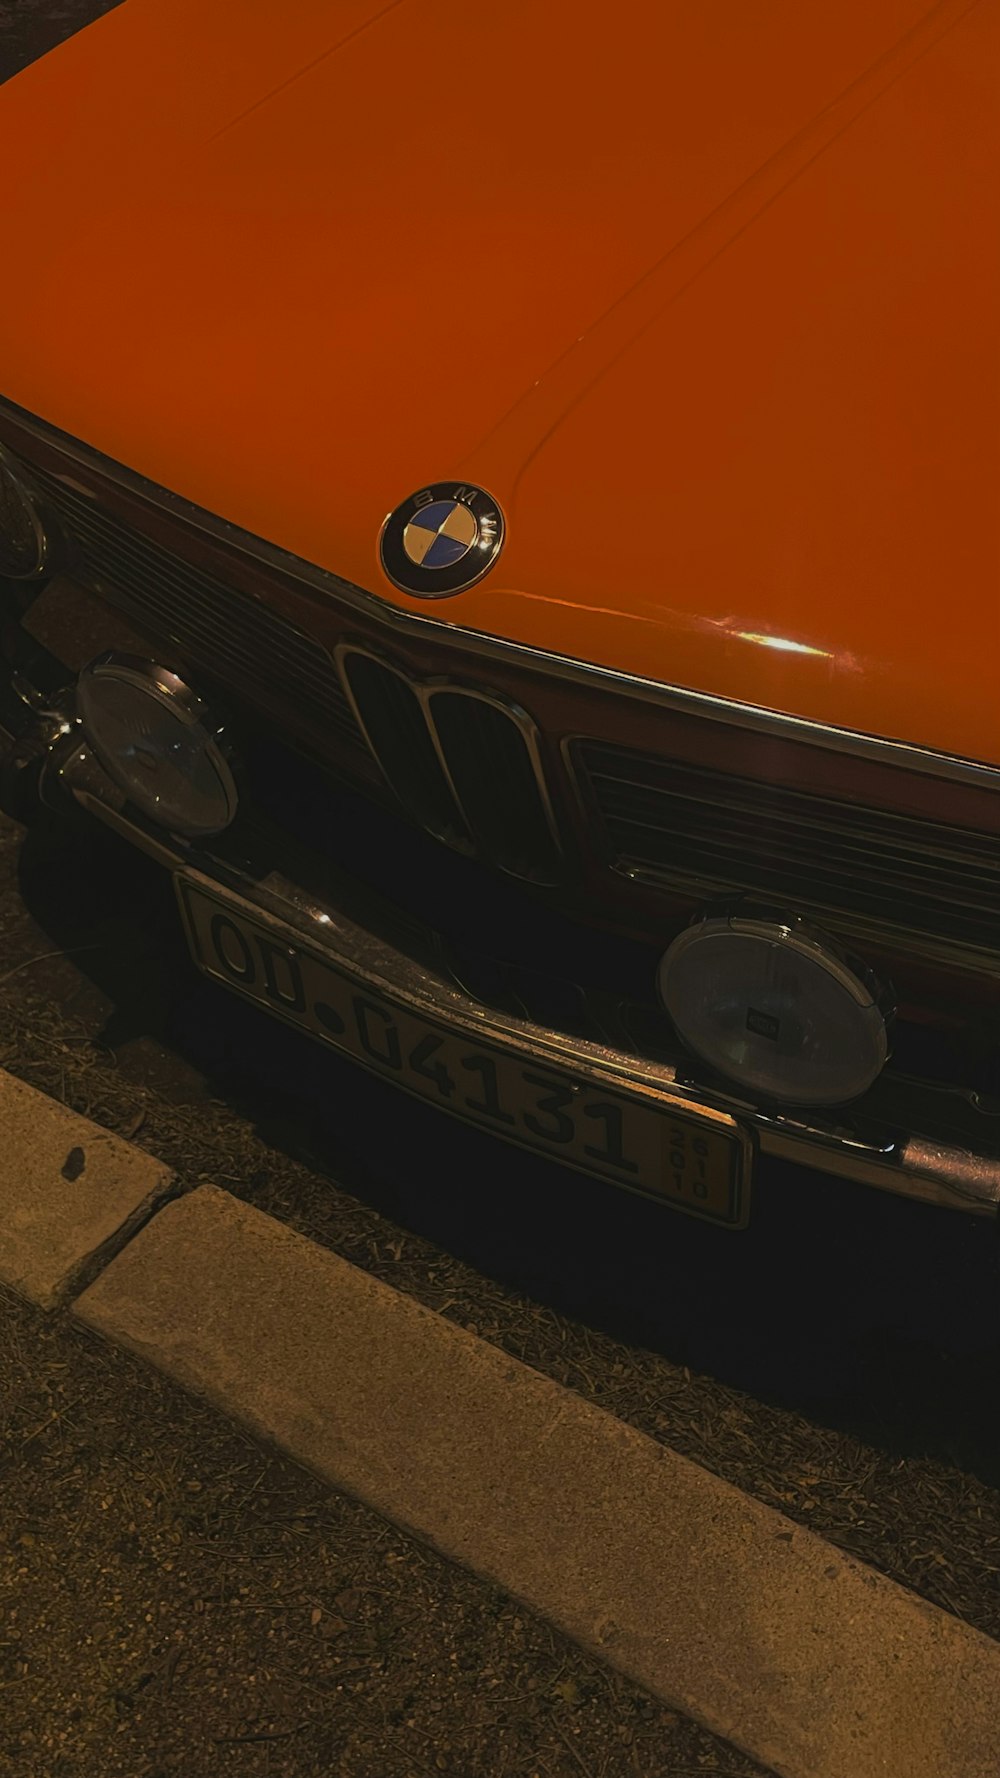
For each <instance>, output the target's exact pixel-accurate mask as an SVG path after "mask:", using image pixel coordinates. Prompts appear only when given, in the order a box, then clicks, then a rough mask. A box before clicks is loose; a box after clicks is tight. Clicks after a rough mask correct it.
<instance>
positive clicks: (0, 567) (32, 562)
mask: <svg viewBox="0 0 1000 1778" xmlns="http://www.w3.org/2000/svg"><path fill="white" fill-rule="evenodd" d="M48 557H49V539H48V537H47V536H46V532H45V525H44V523H43V521H42V515H41V512H40V510H39V507H38V504H37V502H36V500H35V498H34V496H33V494H32V493H31V491H30V489H29V488H28V485H27V483H26V482H25V479H24V475H23V472H22V471H21V469H20V467H19V465H18V464H17V463H16V461H15V459H14V458H13V457H12V456H10V454H9V452H7V451H5V450H4V449H3V448H2V446H0V574H6V575H8V576H9V577H10V579H11V580H32V579H33V578H34V576H35V575H36V574H42V573H43V572H44V571H45V569H46V567H47V566H48Z"/></svg>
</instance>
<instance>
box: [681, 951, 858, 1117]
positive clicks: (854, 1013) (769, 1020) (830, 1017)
mask: <svg viewBox="0 0 1000 1778" xmlns="http://www.w3.org/2000/svg"><path fill="white" fill-rule="evenodd" d="M659 985H660V993H661V996H662V999H663V1002H664V1004H665V1006H666V1008H667V1011H668V1013H669V1014H670V1017H671V1018H672V1020H673V1022H674V1024H675V1026H676V1028H677V1030H678V1032H679V1034H680V1036H681V1037H682V1038H683V1039H684V1041H685V1043H686V1044H687V1045H688V1047H689V1048H690V1049H692V1050H693V1051H694V1053H695V1054H696V1055H698V1056H700V1057H701V1058H702V1060H703V1061H705V1062H707V1063H708V1064H709V1065H710V1066H711V1067H712V1068H715V1069H717V1070H718V1072H719V1073H720V1074H724V1075H725V1076H727V1078H728V1079H730V1080H731V1081H733V1082H735V1083H736V1084H737V1085H738V1086H739V1087H740V1088H741V1089H743V1090H744V1091H745V1092H747V1093H748V1094H751V1095H754V1096H759V1097H763V1098H765V1099H768V1100H773V1101H776V1102H777V1103H779V1104H788V1105H842V1104H845V1103H847V1102H848V1101H849V1100H851V1099H855V1098H857V1097H858V1095H859V1094H861V1093H863V1092H864V1091H865V1090H866V1089H867V1088H868V1087H869V1086H870V1085H871V1083H872V1081H873V1080H874V1079H875V1077H876V1076H877V1075H878V1074H879V1072H880V1071H881V1069H882V1067H883V1065H884V1063H885V1061H886V1059H887V1056H888V1053H889V1049H888V1036H887V1030H886V1022H885V1017H884V1015H883V1013H882V1010H881V1008H880V1007H879V1005H878V1004H877V1003H876V1000H875V998H874V996H873V993H872V991H871V988H870V987H869V986H867V985H866V984H865V982H864V980H863V978H862V976H861V975H860V973H859V974H854V973H853V972H852V970H851V968H850V966H849V965H847V964H845V962H844V960H843V959H842V958H841V957H840V955H839V953H838V952H837V951H836V950H835V949H833V948H832V947H830V948H827V947H826V946H825V944H824V942H823V940H822V939H821V937H820V936H819V935H817V934H811V935H810V937H809V938H808V939H803V937H802V934H801V932H800V931H796V930H795V928H794V927H784V926H782V925H780V924H778V923H775V924H774V925H773V926H772V927H771V928H770V929H769V930H755V931H740V930H739V929H738V925H737V924H736V923H730V921H729V920H728V919H726V918H716V919H705V920H704V921H702V922H701V923H700V925H698V926H695V927H693V928H688V930H687V931H686V932H683V933H681V935H680V937H679V938H678V939H676V940H675V942H674V944H673V945H671V947H670V949H669V950H668V951H667V953H666V955H665V957H664V958H663V961H662V963H661V965H660V974H659Z"/></svg>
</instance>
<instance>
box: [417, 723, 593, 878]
mask: <svg viewBox="0 0 1000 1778" xmlns="http://www.w3.org/2000/svg"><path fill="white" fill-rule="evenodd" d="M431 711H432V720H433V722H434V726H435V728H436V730H437V735H438V741H439V743H440V746H441V750H442V752H443V754H444V757H445V759H446V760H447V762H448V770H449V772H450V774H451V780H452V783H453V784H454V786H455V790H456V793H457V795H458V797H459V800H460V802H461V804H462V807H463V809H464V810H465V813H466V816H467V818H468V821H469V824H470V826H471V828H472V832H473V835H474V837H475V840H476V843H477V845H478V847H479V850H480V851H481V852H482V853H483V855H484V857H486V858H488V859H489V860H490V861H491V863H493V864H497V865H499V866H500V867H501V869H503V870H509V871H512V872H513V873H514V874H515V875H516V876H521V877H533V878H535V879H537V880H540V881H543V882H548V883H552V882H555V881H557V879H558V878H559V876H560V874H561V872H560V855H559V850H558V847H557V845H556V841H555V838H554V836H553V833H552V829H551V826H550V824H549V818H548V812H547V810H546V807H545V804H544V802H543V800H542V792H541V788H540V785H539V781H538V777H537V775H536V772H535V767H534V764H533V762H532V759H531V755H530V752H529V745H528V740H527V737H526V735H525V734H524V732H523V730H522V728H521V726H520V724H519V723H518V722H517V720H516V719H515V718H514V717H513V716H512V715H510V714H508V712H507V711H505V710H503V709H500V708H498V706H497V705H495V704H492V703H488V702H486V701H485V700H484V699H482V698H477V697H474V696H471V695H469V694H468V693H463V692H460V691H436V692H434V693H433V695H432V698H431Z"/></svg>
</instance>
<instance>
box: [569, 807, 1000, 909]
mask: <svg viewBox="0 0 1000 1778" xmlns="http://www.w3.org/2000/svg"><path fill="white" fill-rule="evenodd" d="M596 782H597V781H595V783H596ZM602 807H603V808H604V811H605V818H606V819H609V818H610V819H611V820H612V821H613V822H614V823H615V824H616V827H617V828H618V829H620V830H621V831H622V832H624V831H626V830H627V831H629V832H630V833H631V835H632V836H633V838H632V844H633V847H634V849H635V853H636V856H641V857H642V858H643V859H644V860H645V861H647V862H655V860H656V858H657V857H658V856H661V852H660V851H658V850H657V849H656V847H655V846H654V847H653V849H652V850H651V851H647V850H645V849H643V835H646V836H649V835H653V836H655V837H656V838H657V839H659V840H660V841H661V843H662V855H663V856H667V855H668V848H669V843H670V840H671V838H673V839H677V838H680V839H682V840H684V841H687V842H691V843H693V842H695V841H696V842H697V843H698V845H699V846H700V847H702V848H704V849H705V850H706V851H707V852H708V853H709V854H710V855H718V856H720V857H721V858H723V859H726V858H729V859H731V858H732V856H733V853H734V850H735V848H736V846H737V844H740V845H741V847H742V850H741V857H742V858H743V859H744V860H745V861H746V862H747V863H749V864H752V865H753V866H754V867H755V868H756V867H763V866H766V864H767V861H768V860H769V859H775V858H780V860H781V862H782V864H783V865H784V866H786V867H787V868H788V869H799V870H802V871H804V872H807V873H808V872H809V871H810V870H811V869H813V868H817V869H819V870H821V872H822V878H823V881H824V882H825V883H827V884H829V882H830V880H831V875H836V874H842V875H843V876H844V878H845V881H846V882H848V883H850V882H853V881H855V880H856V878H857V875H858V872H859V871H861V872H863V873H864V874H865V875H866V876H870V875H871V874H872V872H873V871H874V870H877V872H878V875H879V878H880V881H881V882H882V883H884V884H885V886H886V887H887V888H893V889H895V890H897V891H898V892H900V893H908V892H910V891H911V890H912V888H913V880H914V873H915V872H916V873H921V874H923V875H924V876H925V878H926V879H927V881H926V882H925V885H924V893H925V894H927V895H928V896H930V895H931V894H932V893H933V890H932V882H933V879H934V876H935V872H936V871H937V872H938V874H940V875H941V877H942V879H943V881H942V889H941V895H942V906H945V907H947V906H949V905H951V904H953V903H954V902H955V901H956V899H958V900H960V901H961V902H962V905H968V906H971V907H986V906H991V905H992V904H993V903H994V902H995V901H996V899H997V891H998V866H997V865H995V866H993V868H992V869H991V868H990V867H989V866H987V865H983V864H980V863H979V861H978V860H977V859H975V858H972V859H969V860H963V870H962V874H961V878H960V879H959V878H957V877H956V876H955V874H954V873H953V872H948V873H945V872H944V871H940V870H939V867H938V865H937V861H936V860H935V857H934V854H933V852H932V851H930V850H929V849H928V850H927V851H921V850H917V849H913V848H910V847H907V848H905V849H904V848H900V849H899V850H898V851H897V850H893V849H892V848H890V847H882V848H876V846H875V845H874V844H873V842H872V841H871V840H870V839H868V838H863V837H859V838H858V839H857V840H856V841H855V840H851V839H850V838H846V839H845V838H843V837H841V836H840V835H839V834H836V835H835V834H833V833H832V832H831V830H829V829H828V828H824V829H823V841H824V849H823V854H822V859H821V860H817V855H816V845H817V829H816V827H815V825H814V826H812V827H804V826H803V824H802V823H801V822H800V821H796V822H795V823H794V824H793V823H790V822H789V823H785V822H783V821H781V820H779V819H777V818H776V817H775V816H773V815H772V814H768V815H766V816H763V817H761V818H760V820H759V821H758V822H757V823H756V824H754V820H753V817H752V816H746V815H742V814H740V815H738V816H737V815H732V814H729V815H727V819H726V821H725V824H724V831H723V832H722V833H721V834H718V833H714V832H711V831H707V830H706V829H705V828H704V826H703V825H702V824H701V823H699V822H698V820H697V817H696V813H695V812H694V811H693V810H692V811H683V812H682V813H684V814H686V816H687V819H686V821H684V820H682V819H680V818H679V817H678V813H677V809H676V805H674V806H672V807H670V808H667V809H661V810H659V811H658V812H657V811H648V810H642V811H641V812H635V811H632V810H630V809H629V808H628V807H624V808H623V807H622V806H621V805H620V804H617V805H616V804H613V803H612V802H611V801H610V799H608V800H607V801H604V802H602ZM657 813H658V815H659V818H658V819H656V818H654V817H655V815H656V814H657ZM715 814H716V816H718V810H717V809H716V811H715ZM645 845H646V846H648V845H649V840H648V838H647V839H646V841H645Z"/></svg>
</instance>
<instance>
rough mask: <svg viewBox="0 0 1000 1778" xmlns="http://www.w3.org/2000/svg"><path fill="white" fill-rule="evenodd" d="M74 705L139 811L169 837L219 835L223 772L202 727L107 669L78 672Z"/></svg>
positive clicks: (230, 798) (227, 812)
mask: <svg viewBox="0 0 1000 1778" xmlns="http://www.w3.org/2000/svg"><path fill="white" fill-rule="evenodd" d="M78 696H79V708H80V715H81V717H82V719H83V726H84V730H85V732H86V735H87V738H88V740H89V741H90V743H91V745H92V747H93V749H94V751H95V753H96V754H97V756H98V758H99V759H100V761H101V763H102V765H103V766H104V768H105V770H106V771H108V772H109V773H110V774H111V776H112V777H113V778H114V780H115V782H116V783H117V784H118V785H119V787H120V788H121V789H122V790H124V792H125V794H126V795H127V796H128V797H129V799H130V801H131V802H133V803H135V805H136V807H137V808H139V809H141V810H142V811H143V813H144V814H146V815H148V816H150V818H151V819H152V820H154V821H156V822H158V823H159V824H160V825H161V826H162V827H165V828H168V829H169V830H170V831H171V832H173V833H181V834H186V835H188V836H191V837H196V836H198V835H208V834H214V833H221V831H222V830H223V828H225V827H228V825H229V823H230V821H231V820H232V818H233V815H234V813H235V793H234V790H233V786H232V779H231V777H230V774H229V770H228V767H227V766H226V764H225V761H224V759H223V757H222V755H221V753H220V750H219V748H218V746H217V744H216V742H215V741H214V740H213V738H212V736H211V735H210V734H209V733H208V732H207V731H206V729H205V728H204V727H203V726H202V724H201V723H200V722H198V721H196V720H192V719H191V717H190V715H189V714H188V712H186V711H185V710H184V709H182V708H181V707H180V706H179V705H176V704H175V703H174V702H173V700H172V699H171V698H170V696H169V695H164V694H163V693H162V692H160V691H159V690H158V689H157V687H156V686H155V684H153V683H152V682H148V683H145V682H143V681H142V680H140V679H137V678H134V677H132V676H125V675H119V674H117V673H116V672H115V670H114V669H113V668H106V669H99V670H97V671H96V672H93V673H89V674H84V675H83V677H82V678H81V680H80V685H79V693H78Z"/></svg>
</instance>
